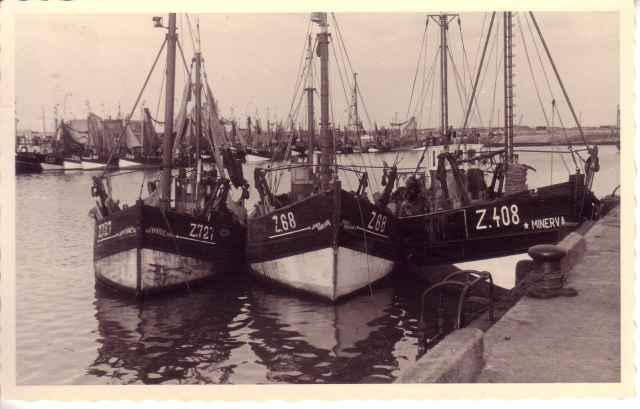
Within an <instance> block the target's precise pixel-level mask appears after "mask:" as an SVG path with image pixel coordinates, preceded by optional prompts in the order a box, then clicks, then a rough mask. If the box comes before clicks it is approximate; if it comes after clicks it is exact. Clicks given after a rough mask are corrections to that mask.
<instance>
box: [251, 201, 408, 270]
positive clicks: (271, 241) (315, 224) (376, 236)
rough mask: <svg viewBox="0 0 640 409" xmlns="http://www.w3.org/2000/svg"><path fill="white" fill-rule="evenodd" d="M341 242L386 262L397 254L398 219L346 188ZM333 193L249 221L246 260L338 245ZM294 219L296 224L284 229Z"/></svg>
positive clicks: (299, 252)
mask: <svg viewBox="0 0 640 409" xmlns="http://www.w3.org/2000/svg"><path fill="white" fill-rule="evenodd" d="M340 201H341V206H340V217H339V219H340V220H341V226H340V227H339V231H338V232H337V234H336V237H337V242H336V243H335V244H336V245H338V246H344V247H346V248H349V249H351V250H355V251H359V252H362V253H366V254H371V255H374V256H377V257H381V258H384V259H387V260H395V259H396V258H397V256H398V247H397V240H396V236H395V235H396V226H395V224H396V220H395V218H394V217H393V216H392V215H390V214H389V213H388V212H387V211H386V210H384V209H379V208H378V207H376V206H374V205H373V204H371V203H370V202H368V201H366V200H358V199H357V198H355V197H354V195H353V194H351V193H348V192H345V191H341V197H340ZM332 209H333V198H332V194H331V193H328V194H319V195H315V196H311V197H309V198H306V199H304V200H302V201H299V202H296V203H294V204H292V205H289V206H286V207H284V208H281V209H278V210H277V211H274V212H271V213H269V214H267V215H264V216H261V217H258V218H254V219H250V220H249V235H248V240H247V258H248V261H249V262H250V263H256V262H263V261H268V260H275V259H279V258H283V257H288V256H293V255H297V254H303V253H306V252H310V251H315V250H319V249H323V248H328V247H332V246H333V245H334V233H335V231H334V229H335V228H336V227H335V226H334V215H333V211H332ZM283 220H284V222H285V223H287V226H289V225H290V224H291V223H290V221H291V220H295V228H289V229H285V228H284V226H283V223H282V221H283Z"/></svg>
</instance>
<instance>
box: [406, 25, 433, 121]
mask: <svg viewBox="0 0 640 409" xmlns="http://www.w3.org/2000/svg"><path fill="white" fill-rule="evenodd" d="M428 28H429V19H427V22H426V23H425V25H424V33H423V34H422V42H421V43H420V51H418V62H417V64H416V73H415V75H414V76H413V83H412V84H411V96H410V97H409V106H408V107H407V115H406V117H407V118H408V117H409V112H410V111H411V104H412V102H413V92H414V89H415V86H416V80H417V79H418V72H419V71H420V61H422V60H423V59H426V44H427V29H428ZM423 54H424V56H423ZM423 57H424V58H423Z"/></svg>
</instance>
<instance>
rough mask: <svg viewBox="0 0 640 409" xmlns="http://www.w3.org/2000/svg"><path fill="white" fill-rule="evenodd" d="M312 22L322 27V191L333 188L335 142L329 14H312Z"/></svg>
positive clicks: (320, 42)
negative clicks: (331, 114)
mask: <svg viewBox="0 0 640 409" xmlns="http://www.w3.org/2000/svg"><path fill="white" fill-rule="evenodd" d="M311 21H313V22H314V23H317V24H318V26H320V33H319V34H318V56H319V57H320V151H321V155H320V189H321V190H323V191H326V190H329V189H330V188H331V179H332V169H331V165H332V164H333V156H334V155H335V152H334V149H333V141H332V140H331V135H330V132H329V25H328V24H327V13H312V14H311Z"/></svg>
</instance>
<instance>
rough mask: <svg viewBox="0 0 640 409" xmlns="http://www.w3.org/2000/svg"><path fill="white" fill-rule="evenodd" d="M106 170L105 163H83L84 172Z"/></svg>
mask: <svg viewBox="0 0 640 409" xmlns="http://www.w3.org/2000/svg"><path fill="white" fill-rule="evenodd" d="M104 168H105V164H104V163H100V162H88V161H84V160H83V161H82V169H84V170H100V169H104Z"/></svg>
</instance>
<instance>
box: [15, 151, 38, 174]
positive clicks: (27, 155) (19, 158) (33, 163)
mask: <svg viewBox="0 0 640 409" xmlns="http://www.w3.org/2000/svg"><path fill="white" fill-rule="evenodd" d="M41 161H42V155H41V154H39V153H36V152H16V174H17V175H20V174H26V173H40V172H42V166H41V165H40V162H41Z"/></svg>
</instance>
